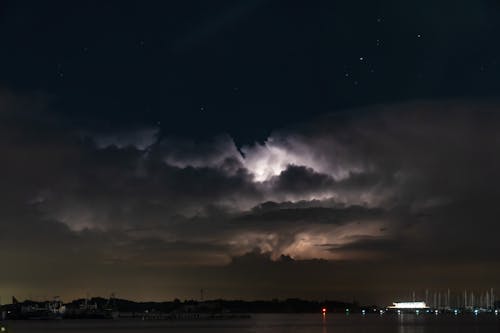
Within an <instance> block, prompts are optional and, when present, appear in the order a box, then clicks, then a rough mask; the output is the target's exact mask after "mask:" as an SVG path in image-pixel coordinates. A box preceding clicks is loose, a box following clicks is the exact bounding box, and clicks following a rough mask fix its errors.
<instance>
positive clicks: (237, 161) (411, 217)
mask: <svg viewBox="0 0 500 333" xmlns="http://www.w3.org/2000/svg"><path fill="white" fill-rule="evenodd" d="M47 103H49V102H48V100H47V99H44V98H40V97H32V96H15V95H12V94H8V93H6V92H3V94H2V95H1V98H0V105H1V113H0V117H1V118H2V119H3V120H5V121H4V122H2V124H0V130H2V133H3V134H4V136H3V140H2V142H0V146H1V147H2V149H1V151H2V155H3V156H2V157H3V158H2V163H1V164H0V172H1V173H2V175H3V177H2V189H3V191H2V195H1V203H0V205H1V207H2V210H1V213H0V228H1V229H2V232H1V233H0V235H1V236H0V239H1V240H2V244H4V245H5V246H4V248H5V249H6V250H5V251H2V254H1V257H2V262H4V263H6V265H7V266H9V267H12V270H10V271H9V273H6V274H5V275H3V278H2V279H3V280H2V282H4V283H5V284H6V285H7V286H8V287H7V288H10V289H9V292H10V291H11V292H20V291H21V290H24V289H26V290H28V289H30V288H31V287H30V285H32V282H33V281H34V280H33V279H36V280H37V281H40V282H41V283H40V287H39V288H40V289H39V290H38V291H37V290H34V291H33V292H40V290H42V289H45V290H53V289H58V288H59V289H60V290H61V293H63V294H65V295H74V294H75V293H77V292H80V291H82V289H85V288H90V289H92V290H94V291H95V292H100V291H102V290H105V289H106V288H109V285H112V284H113V283H112V281H113V279H116V278H118V276H121V274H122V273H124V272H126V273H127V274H126V275H127V277H126V278H124V280H123V281H122V282H120V283H116V284H115V287H114V288H115V289H119V290H115V291H118V292H125V290H128V289H127V288H126V287H125V286H126V285H127V283H131V282H132V280H133V279H142V281H146V282H147V283H148V284H149V285H151V286H154V287H157V288H166V287H167V286H169V288H168V290H179V292H178V293H174V292H167V291H166V292H165V294H162V295H157V296H156V297H160V298H161V297H163V296H164V297H171V296H172V297H173V296H178V297H179V296H182V295H180V293H182V292H186V293H189V290H194V289H196V290H197V289H199V288H200V284H204V285H207V286H209V287H210V288H211V289H212V290H213V292H214V297H216V296H217V297H218V296H228V297H229V296H234V297H237V296H238V294H237V290H238V289H240V290H243V291H242V292H241V295H242V296H245V295H248V296H249V297H250V295H254V296H255V297H258V295H266V293H267V295H270V296H269V297H271V295H276V296H304V297H308V296H307V295H310V297H323V296H321V290H329V292H330V293H331V295H332V297H334V296H335V295H344V296H345V295H346V294H348V293H350V292H353V293H354V291H355V290H358V292H359V293H361V294H363V293H364V294H365V295H366V297H372V296H373V295H371V294H370V291H369V290H370V288H372V289H373V290H377V291H381V287H377V283H380V281H390V282H391V283H395V284H396V285H397V286H399V287H397V288H396V289H398V288H399V289H401V290H402V289H403V288H406V287H408V286H419V285H420V283H421V281H427V282H428V281H431V277H432V276H434V277H435V276H436V274H437V273H435V272H437V271H438V272H440V273H441V274H442V275H443V278H442V279H443V280H444V279H452V277H453V272H454V271H456V270H459V269H461V270H463V273H462V276H461V278H460V279H459V280H460V282H456V284H457V285H458V284H460V283H466V282H467V281H476V282H477V281H479V280H480V278H481V276H482V277H484V280H485V281H486V282H488V283H490V282H491V281H492V279H493V278H494V277H495V276H497V275H496V274H498V272H496V270H494V269H492V270H491V271H486V272H484V274H482V275H481V276H480V277H477V276H475V271H474V270H475V269H476V268H477V267H478V265H480V263H483V264H484V265H494V264H498V263H497V260H498V259H497V258H496V257H495V255H494V254H495V253H496V252H498V250H499V249H498V246H497V242H496V236H495V235H497V234H498V232H499V231H500V226H499V224H498V223H497V221H496V217H497V216H498V215H499V213H500V211H499V209H498V205H497V203H496V201H497V199H496V198H498V194H499V187H498V184H500V179H499V176H498V172H497V170H498V169H499V166H500V165H499V164H500V159H499V157H498V154H497V152H498V148H500V147H499V145H500V137H499V134H498V131H497V129H498V125H499V120H500V115H499V113H498V112H497V108H498V104H497V103H496V102H490V103H486V102H481V103H479V102H467V101H454V102H439V103H438V102H413V103H407V104H400V105H392V106H383V105H382V106H379V107H373V108H370V109H364V110H359V111H355V112H352V113H350V114H349V115H344V116H341V117H339V116H338V115H337V116H326V117H323V118H321V119H318V120H314V121H312V122H310V123H308V124H303V125H300V126H295V127H289V128H288V129H283V130H280V131H277V132H276V133H274V134H272V135H271V136H270V137H269V138H268V139H267V140H266V141H265V142H263V143H256V144H253V145H248V146H245V147H242V148H241V151H240V150H239V149H238V148H237V147H236V146H235V144H234V142H233V140H232V139H231V138H230V137H228V136H221V137H218V138H216V139H214V140H213V141H208V142H196V141H190V140H187V139H175V138H170V137H165V136H162V137H159V136H154V135H152V136H150V134H154V133H155V132H154V131H151V132H148V135H147V136H148V138H149V139H148V140H150V141H147V144H145V145H142V144H137V142H144V141H142V139H140V140H138V141H137V140H136V139H137V138H141V137H142V135H143V134H144V132H143V131H144V128H143V127H138V128H137V132H134V131H133V130H132V131H127V132H126V133H125V132H119V133H118V134H117V135H115V134H113V133H110V134H109V135H108V137H110V138H114V139H116V140H115V141H116V142H115V141H113V140H114V139H113V140H111V141H109V142H108V144H102V142H100V140H101V139H100V138H99V136H98V135H95V133H94V134H87V135H83V136H82V133H93V132H92V131H87V132H86V130H87V129H85V128H72V127H71V126H70V124H68V123H67V122H66V120H63V119H58V118H57V117H56V116H54V115H53V113H51V112H49V111H48V108H47V106H50V104H47ZM43 119H45V120H46V121H41V120H43ZM450 258H451V259H450ZM408 262H411V263H412V265H413V266H412V267H410V268H408V269H407V270H406V269H405V268H404V265H405V264H407V263H408ZM497 266H498V265H497ZM49 267H52V268H53V267H58V269H57V270H53V269H49ZM432 269H436V271H434V272H433V273H430V272H431V270H432ZM402 270H403V271H405V272H406V273H407V274H406V273H404V274H403V278H404V279H406V284H403V283H402V282H398V281H397V279H396V278H395V277H394V276H395V275H397V274H401V271H402ZM30 271H31V272H36V273H30ZM419 271H420V273H419ZM57 272H65V273H66V275H63V276H64V277H63V276H61V275H60V274H59V273H57ZM257 272H259V274H261V275H259V276H257ZM305 272H309V273H307V274H306V273H305ZM28 273H30V274H31V275H33V278H28V277H27V275H29V274H28ZM189 274H194V275H195V276H196V277H199V278H200V279H202V280H203V282H199V281H196V279H195V278H193V277H186V276H187V275H189ZM262 274H263V275H262ZM405 274H406V275H405ZM427 274H430V275H429V276H427ZM286 277H287V278H286ZM331 277H334V281H335V283H334V285H335V286H336V287H331V283H329V282H328V279H330V278H331ZM163 279H167V280H168V281H162V280H163ZM283 279H284V280H286V283H282V280H283ZM68 280H71V281H68ZM250 281H254V282H255V281H260V282H256V283H250ZM263 281H265V282H263ZM370 281H372V282H370ZM440 281H441V280H440ZM486 282H485V283H486ZM79 283H80V284H82V285H85V286H87V287H82V286H80V287H79V288H76V289H75V286H77V285H78V284H79ZM478 283H479V282H478ZM299 284H300V285H304V284H305V285H309V284H310V285H311V287H310V288H309V287H304V288H303V289H301V290H300V291H299V292H297V293H298V294H300V295H298V294H293V290H294V287H293V286H295V287H296V286H297V285H299ZM360 284H362V285H363V286H364V287H359V285H360ZM245 285H252V286H253V287H252V288H250V289H252V291H250V290H249V291H244V288H245V287H244V286H245ZM339 285H341V286H342V287H340V286H339ZM434 285H435V286H436V283H434ZM329 286H330V287H329ZM202 287H203V286H202ZM33 289H36V288H34V287H33V288H32V290H33ZM147 290H149V289H148V287H147V285H144V286H142V287H141V288H140V290H138V291H137V292H139V291H140V292H141V293H142V294H138V293H134V292H130V295H132V296H134V297H137V296H139V295H143V297H147V295H151V294H152V291H151V290H150V291H147ZM164 290H167V289H164ZM295 290H296V289H295ZM82 292H83V291H82ZM215 293H217V295H215ZM327 293H328V292H327ZM25 296H27V295H25ZM75 296H76V295H75ZM267 298H268V297H267Z"/></svg>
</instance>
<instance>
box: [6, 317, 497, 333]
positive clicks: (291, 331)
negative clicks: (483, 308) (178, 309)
mask: <svg viewBox="0 0 500 333" xmlns="http://www.w3.org/2000/svg"><path fill="white" fill-rule="evenodd" d="M3 324H4V325H6V326H7V329H8V331H7V332H12V333H28V332H29V333H42V332H47V333H48V332H50V333H54V332H60V333H65V332H68V333H83V332H85V333H89V332H93V333H108V332H109V333H112V332H126V333H142V332H146V333H148V332H149V333H160V332H169V333H177V332H179V333H180V332H182V333H188V332H189V333H229V332H238V333H392V332H394V333H428V332H440V333H457V332H458V333H460V332H467V333H469V332H473V333H489V332H495V333H498V332H500V316H498V317H496V316H495V315H491V314H480V315H478V316H474V315H472V314H464V315H458V316H454V315H410V314H404V315H400V316H398V315H387V314H384V315H382V316H380V315H377V314H369V315H365V316H362V315H360V314H351V315H341V314H327V315H326V316H325V317H323V316H322V315H321V314H256V315H252V317H251V318H248V319H224V320H196V321H166V320H162V321H160V320H158V321H142V320H130V319H124V320H120V319H118V320H59V321H7V322H5V323H3Z"/></svg>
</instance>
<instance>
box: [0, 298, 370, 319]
mask: <svg viewBox="0 0 500 333" xmlns="http://www.w3.org/2000/svg"><path fill="white" fill-rule="evenodd" d="M322 309H327V311H328V312H345V311H348V312H353V313H355V312H360V311H361V310H362V307H360V306H359V305H358V304H357V303H356V302H353V303H347V302H340V301H328V300H327V301H321V302H320V301H307V300H301V299H297V298H291V299H286V300H277V299H274V300H270V301H266V300H256V301H244V300H223V299H216V300H207V301H197V300H184V301H181V300H179V299H175V300H173V301H165V302H136V301H131V300H126V299H119V298H108V299H107V298H102V297H94V298H90V299H84V298H82V299H77V300H73V301H71V302H68V303H63V302H61V301H60V300H52V301H43V302H36V301H31V300H25V301H23V302H19V301H18V300H16V299H15V298H13V302H12V304H7V305H3V306H1V312H2V317H3V318H4V319H33V318H37V319H51V318H67V319H73V318H74V319H84V318H89V319H99V318H102V319H111V318H117V317H122V316H123V317H143V316H154V315H155V314H161V315H164V314H170V315H172V316H179V315H183V314H212V315H230V314H246V313H320V312H321V311H322ZM363 309H368V310H369V311H376V310H377V307H376V306H372V307H363Z"/></svg>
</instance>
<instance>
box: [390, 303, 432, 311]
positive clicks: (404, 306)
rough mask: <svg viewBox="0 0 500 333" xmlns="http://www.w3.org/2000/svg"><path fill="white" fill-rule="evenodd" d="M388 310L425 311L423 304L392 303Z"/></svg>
mask: <svg viewBox="0 0 500 333" xmlns="http://www.w3.org/2000/svg"><path fill="white" fill-rule="evenodd" d="M392 304H393V305H391V306H389V308H390V309H427V308H428V307H427V304H425V302H394V303H392Z"/></svg>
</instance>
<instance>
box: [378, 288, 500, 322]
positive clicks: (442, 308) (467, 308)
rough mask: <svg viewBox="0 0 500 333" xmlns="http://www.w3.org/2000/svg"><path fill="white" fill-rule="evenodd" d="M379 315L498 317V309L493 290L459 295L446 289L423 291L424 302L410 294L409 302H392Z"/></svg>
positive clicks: (466, 292)
mask: <svg viewBox="0 0 500 333" xmlns="http://www.w3.org/2000/svg"><path fill="white" fill-rule="evenodd" d="M379 312H380V314H384V313H385V312H391V313H397V314H398V315H401V314H403V313H414V314H417V315H418V314H423V313H432V314H436V315H438V314H440V313H452V314H454V315H458V314H461V313H472V314H474V315H476V316H477V315H479V314H480V313H490V314H495V315H499V314H500V309H497V307H496V304H495V294H494V292H493V288H491V289H490V290H487V291H485V292H479V293H478V292H476V293H474V292H472V291H470V292H468V291H467V290H464V291H463V292H461V293H451V292H450V290H449V289H448V290H447V291H446V292H438V291H434V292H432V293H429V291H428V290H426V291H425V301H416V298H415V292H413V293H412V301H411V302H394V303H393V305H391V306H389V307H387V308H386V310H379Z"/></svg>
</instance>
